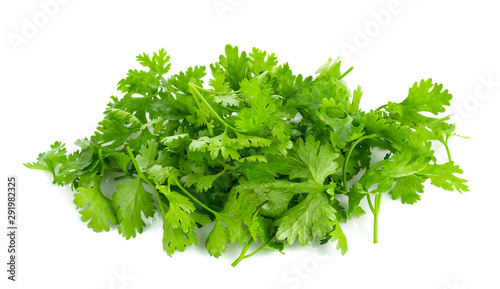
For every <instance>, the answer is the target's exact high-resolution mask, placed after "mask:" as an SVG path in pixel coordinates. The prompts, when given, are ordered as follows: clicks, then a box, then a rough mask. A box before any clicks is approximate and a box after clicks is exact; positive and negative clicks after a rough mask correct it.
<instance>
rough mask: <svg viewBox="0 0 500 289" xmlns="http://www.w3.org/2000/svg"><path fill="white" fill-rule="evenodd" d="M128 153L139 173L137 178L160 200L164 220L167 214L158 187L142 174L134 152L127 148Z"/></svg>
mask: <svg viewBox="0 0 500 289" xmlns="http://www.w3.org/2000/svg"><path fill="white" fill-rule="evenodd" d="M127 152H128V154H129V156H130V158H131V159H132V163H133V164H134V167H135V170H136V171H137V177H139V178H140V179H141V180H143V181H145V182H146V183H147V184H148V185H149V186H150V187H151V189H152V190H153V192H154V193H155V195H156V199H157V200H158V206H159V207H160V213H161V215H162V218H163V216H164V215H165V212H164V211H163V207H162V206H161V205H160V202H161V199H160V194H159V193H158V191H157V190H156V187H155V186H154V184H153V183H151V181H150V180H149V179H148V178H147V177H146V175H144V173H143V172H141V170H140V169H139V165H138V164H137V161H136V160H135V157H134V153H132V150H131V149H130V147H129V146H127Z"/></svg>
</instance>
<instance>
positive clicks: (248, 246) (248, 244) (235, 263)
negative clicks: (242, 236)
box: [231, 238, 255, 267]
mask: <svg viewBox="0 0 500 289" xmlns="http://www.w3.org/2000/svg"><path fill="white" fill-rule="evenodd" d="M252 243H253V238H250V240H248V242H246V244H245V245H244V246H243V249H242V250H241V253H240V256H239V257H238V259H236V260H234V262H233V263H231V266H233V267H235V266H236V265H238V263H240V262H241V260H243V259H245V258H248V257H249V256H245V254H246V252H247V251H248V249H250V246H251V245H252ZM254 253H255V252H254ZM252 254H253V253H252Z"/></svg>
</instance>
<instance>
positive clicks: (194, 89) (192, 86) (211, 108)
mask: <svg viewBox="0 0 500 289" xmlns="http://www.w3.org/2000/svg"><path fill="white" fill-rule="evenodd" d="M188 85H189V87H190V88H192V89H193V91H194V94H195V95H196V96H197V97H199V98H200V99H201V101H203V103H205V105H206V106H207V108H208V110H210V112H211V113H212V114H213V115H214V116H215V118H217V119H218V120H219V121H220V122H221V123H222V124H223V125H224V126H226V127H228V128H230V129H232V130H233V131H237V132H244V131H243V130H241V129H237V128H235V127H234V126H232V125H230V124H228V123H227V122H225V121H224V120H223V119H222V118H221V117H220V116H219V114H218V113H217V112H216V111H215V110H214V109H213V107H212V106H211V105H210V104H209V103H208V102H207V100H206V99H205V98H204V97H203V95H201V93H200V92H199V91H198V89H197V88H196V87H197V86H196V85H195V84H193V83H191V82H190V83H188Z"/></svg>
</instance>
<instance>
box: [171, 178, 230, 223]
mask: <svg viewBox="0 0 500 289" xmlns="http://www.w3.org/2000/svg"><path fill="white" fill-rule="evenodd" d="M174 182H175V185H176V186H178V187H179V188H180V189H181V191H183V192H184V194H186V195H187V196H188V197H189V198H191V199H192V200H193V201H195V202H196V203H197V204H198V205H200V206H202V207H203V208H205V210H207V211H209V212H210V213H212V214H214V215H215V216H219V217H220V214H219V213H218V212H216V211H214V210H212V209H210V208H209V207H207V206H206V205H205V204H203V203H202V202H201V201H200V200H198V199H197V198H195V197H194V196H193V195H191V193H190V192H188V191H187V190H186V189H185V188H184V187H183V186H182V185H181V183H180V182H179V180H177V179H175V180H174Z"/></svg>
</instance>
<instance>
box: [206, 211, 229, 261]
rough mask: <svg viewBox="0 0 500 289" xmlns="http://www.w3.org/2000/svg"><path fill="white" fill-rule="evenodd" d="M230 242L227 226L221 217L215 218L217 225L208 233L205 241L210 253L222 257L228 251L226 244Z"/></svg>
mask: <svg viewBox="0 0 500 289" xmlns="http://www.w3.org/2000/svg"><path fill="white" fill-rule="evenodd" d="M228 243H229V232H228V229H227V228H226V227H224V226H223V225H222V222H221V220H220V219H216V220H215V225H214V227H213V229H212V231H210V234H208V237H207V239H206V241H205V247H206V248H207V251H208V253H209V254H210V255H211V256H214V257H215V258H218V257H220V255H221V254H222V253H224V252H225V251H226V245H225V244H228Z"/></svg>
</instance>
